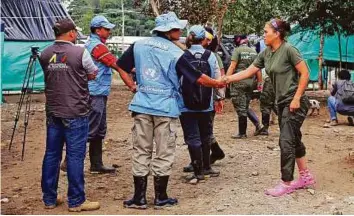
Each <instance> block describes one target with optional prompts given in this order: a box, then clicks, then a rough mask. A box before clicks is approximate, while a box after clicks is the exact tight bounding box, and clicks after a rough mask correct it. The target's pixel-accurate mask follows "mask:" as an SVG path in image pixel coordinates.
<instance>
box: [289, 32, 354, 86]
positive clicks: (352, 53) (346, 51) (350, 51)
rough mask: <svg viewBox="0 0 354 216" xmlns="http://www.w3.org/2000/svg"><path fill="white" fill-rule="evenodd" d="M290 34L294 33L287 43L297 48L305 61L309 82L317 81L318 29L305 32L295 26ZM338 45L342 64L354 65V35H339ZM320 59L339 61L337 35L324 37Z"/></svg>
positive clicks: (323, 72)
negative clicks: (308, 71) (308, 72)
mask: <svg viewBox="0 0 354 216" xmlns="http://www.w3.org/2000/svg"><path fill="white" fill-rule="evenodd" d="M292 32H294V33H293V34H292V35H291V36H289V38H288V41H289V43H291V44H293V45H294V46H295V47H296V48H298V49H299V51H300V52H301V54H302V56H303V58H304V59H305V60H306V63H307V64H308V66H309V69H310V80H318V71H319V63H318V57H319V53H320V33H319V32H320V31H319V29H316V30H306V31H305V30H301V29H300V28H299V27H298V26H296V27H294V28H293V30H292ZM340 45H341V53H342V62H350V63H354V35H349V36H345V35H344V34H340ZM322 58H323V60H324V61H335V62H339V61H340V52H339V38H338V34H335V35H333V36H324V45H323V57H322ZM323 69H325V67H323ZM325 73H326V72H325V71H322V74H325ZM324 78H325V77H324Z"/></svg>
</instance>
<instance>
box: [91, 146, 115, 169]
mask: <svg viewBox="0 0 354 216" xmlns="http://www.w3.org/2000/svg"><path fill="white" fill-rule="evenodd" d="M102 144H103V142H102V139H93V140H91V141H90V147H89V154H90V163H91V167H90V173H91V174H104V173H114V172H115V171H116V169H115V168H113V167H106V166H104V165H103V162H102Z"/></svg>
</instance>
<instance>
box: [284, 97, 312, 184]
mask: <svg viewBox="0 0 354 216" xmlns="http://www.w3.org/2000/svg"><path fill="white" fill-rule="evenodd" d="M309 107H310V103H309V100H308V99H307V97H306V96H303V97H302V98H301V102H300V108H299V109H297V110H296V111H295V112H293V113H292V112H290V109H289V103H288V104H286V105H278V111H279V113H278V118H279V128H280V137H279V146H280V160H281V161H280V164H281V179H282V180H283V181H285V182H289V181H292V180H294V168H295V159H296V158H301V157H304V156H305V154H306V148H305V146H304V144H303V143H302V141H301V138H302V134H301V131H300V129H301V126H302V123H303V122H304V120H305V118H306V115H307V111H308V109H309Z"/></svg>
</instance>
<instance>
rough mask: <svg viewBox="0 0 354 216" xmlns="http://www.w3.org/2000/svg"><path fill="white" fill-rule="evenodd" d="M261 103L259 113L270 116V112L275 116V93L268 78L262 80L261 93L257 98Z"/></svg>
mask: <svg viewBox="0 0 354 216" xmlns="http://www.w3.org/2000/svg"><path fill="white" fill-rule="evenodd" d="M259 100H260V102H261V112H262V114H265V115H270V114H271V112H272V110H273V111H274V112H275V113H276V114H277V113H278V112H277V107H276V104H275V93H274V88H273V84H272V82H271V80H270V78H269V77H267V78H266V79H265V80H264V84H263V91H262V93H261V96H260V98H259Z"/></svg>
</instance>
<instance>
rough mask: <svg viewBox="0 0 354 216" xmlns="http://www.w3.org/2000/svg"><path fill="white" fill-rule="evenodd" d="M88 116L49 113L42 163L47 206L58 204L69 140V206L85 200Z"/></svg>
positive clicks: (43, 190) (71, 206) (43, 188)
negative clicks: (60, 171)
mask: <svg viewBox="0 0 354 216" xmlns="http://www.w3.org/2000/svg"><path fill="white" fill-rule="evenodd" d="M88 130H89V125H88V117H86V116H85V117H77V118H57V117H53V116H47V143H46V150H45V155H44V159H43V167H42V192H43V201H44V204H45V205H46V206H50V205H55V204H56V199H57V189H58V180H59V167H60V162H61V159H62V152H63V146H64V142H65V143H66V157H67V176H68V182H69V188H68V204H69V208H73V207H76V206H79V205H81V204H82V203H83V202H85V200H86V197H85V180H84V160H85V155H86V142H87V137H88Z"/></svg>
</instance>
